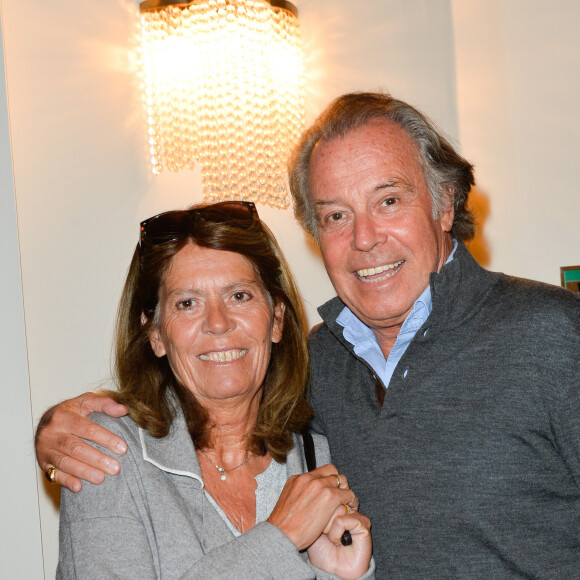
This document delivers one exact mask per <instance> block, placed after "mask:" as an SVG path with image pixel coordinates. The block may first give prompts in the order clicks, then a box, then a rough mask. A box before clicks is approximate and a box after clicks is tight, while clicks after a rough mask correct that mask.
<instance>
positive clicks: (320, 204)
mask: <svg viewBox="0 0 580 580" xmlns="http://www.w3.org/2000/svg"><path fill="white" fill-rule="evenodd" d="M336 203H338V202H337V201H335V200H333V199H321V200H319V201H313V202H312V205H313V207H327V206H329V205H335V204H336Z"/></svg>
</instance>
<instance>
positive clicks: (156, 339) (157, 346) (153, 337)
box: [141, 312, 167, 357]
mask: <svg viewBox="0 0 580 580" xmlns="http://www.w3.org/2000/svg"><path fill="white" fill-rule="evenodd" d="M147 322H148V319H147V317H146V316H145V314H144V313H143V312H142V313H141V324H142V325H143V326H145V325H146V324H147ZM148 335H149V344H150V345H151V349H152V350H153V352H154V353H155V356H158V357H162V356H165V355H166V354H167V351H166V350H165V345H164V344H163V341H162V340H161V334H160V333H159V327H158V326H157V325H156V324H152V325H151V329H150V330H149V332H148Z"/></svg>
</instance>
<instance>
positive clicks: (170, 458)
mask: <svg viewBox="0 0 580 580" xmlns="http://www.w3.org/2000/svg"><path fill="white" fill-rule="evenodd" d="M174 413H175V415H174V419H173V422H172V423H171V428H170V430H169V433H168V434H167V436H165V437H160V438H158V437H153V436H152V435H151V434H150V433H149V432H148V431H145V430H144V429H141V428H140V427H139V439H140V440H141V446H142V450H143V459H144V461H147V462H148V463H151V464H152V465H155V467H158V468H159V469H161V470H163V471H165V472H167V473H173V474H175V475H183V476H185V477H191V478H193V479H196V480H198V481H199V482H200V484H201V486H202V487H203V479H202V477H201V468H200V467H199V462H198V460H197V455H196V453H195V448H194V447H193V442H192V441H191V437H190V436H189V432H188V430H187V425H186V423H185V418H184V416H183V411H182V410H181V408H180V407H179V406H178V405H175V411H174Z"/></svg>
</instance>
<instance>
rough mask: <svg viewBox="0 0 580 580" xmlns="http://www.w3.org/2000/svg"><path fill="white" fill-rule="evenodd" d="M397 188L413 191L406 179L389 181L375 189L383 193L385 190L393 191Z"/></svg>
mask: <svg viewBox="0 0 580 580" xmlns="http://www.w3.org/2000/svg"><path fill="white" fill-rule="evenodd" d="M395 187H400V188H402V189H412V187H411V184H410V183H409V182H407V180H405V179H389V180H387V181H382V182H380V183H379V184H378V185H377V186H376V187H375V191H381V190H383V189H391V188H395Z"/></svg>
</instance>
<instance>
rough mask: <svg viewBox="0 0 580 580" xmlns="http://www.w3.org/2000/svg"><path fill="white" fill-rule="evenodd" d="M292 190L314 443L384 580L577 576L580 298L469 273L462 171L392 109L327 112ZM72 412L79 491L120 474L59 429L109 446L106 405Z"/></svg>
mask: <svg viewBox="0 0 580 580" xmlns="http://www.w3.org/2000/svg"><path fill="white" fill-rule="evenodd" d="M290 184H291V189H292V194H293V196H294V201H295V211H296V215H297V217H298V219H299V220H300V221H301V223H302V224H303V226H304V227H305V228H306V229H307V231H309V232H310V233H311V234H313V235H314V236H315V238H316V239H317V240H318V242H319V245H320V249H321V252H322V256H323V259H324V264H325V267H326V269H327V271H328V274H329V276H330V279H331V281H332V283H333V285H334V288H335V290H336V292H337V294H338V297H337V298H335V299H333V300H331V301H330V302H329V303H327V304H325V305H324V306H322V307H321V309H320V313H321V316H322V318H323V320H324V322H323V324H321V325H319V326H318V327H317V328H315V329H314V330H313V331H312V333H311V337H310V351H311V372H312V379H311V382H312V384H311V402H312V405H313V407H314V409H315V413H316V416H315V422H314V425H313V427H314V428H315V429H317V430H319V431H320V432H322V433H324V434H325V435H326V436H327V437H328V439H329V443H330V450H331V454H332V457H333V461H334V463H335V464H336V466H337V467H338V469H339V470H340V471H342V472H344V473H345V474H346V475H347V477H348V480H349V483H350V485H351V487H352V488H353V489H354V490H356V493H357V496H358V497H359V499H360V504H361V506H362V507H364V511H365V513H367V514H369V515H370V517H371V519H372V521H373V539H374V557H375V560H376V565H377V576H378V577H385V578H405V579H408V578H454V577H456V578H482V579H483V578H485V579H489V578H494V579H496V578H532V577H533V578H579V577H580V444H579V442H580V385H579V382H578V376H579V373H580V364H579V362H578V361H579V358H580V357H579V356H578V355H579V354H580V300H579V299H578V297H576V296H575V295H574V294H573V293H571V292H568V291H565V290H562V289H558V288H555V287H550V286H547V285H543V284H540V283H535V282H531V281H524V280H520V279H516V278H512V277H508V276H505V275H503V274H495V273H490V272H487V271H485V270H483V269H482V268H480V267H479V266H478V265H477V264H476V263H475V261H474V260H473V259H472V258H471V256H470V255H469V252H468V251H467V249H466V247H465V246H464V244H463V242H462V240H464V239H469V238H470V237H471V236H472V235H473V221H472V218H471V215H470V214H469V212H468V210H467V209H466V201H467V195H468V192H469V189H470V187H471V185H472V184H473V174H472V167H471V166H470V164H469V163H468V162H467V161H465V160H464V159H462V158H461V157H460V156H459V155H458V154H457V153H456V152H455V151H454V150H453V148H452V147H451V146H450V145H449V143H448V142H447V141H446V140H445V139H444V138H442V137H441V136H440V135H439V134H438V133H437V131H436V130H435V129H434V127H433V126H432V125H431V124H430V123H429V121H428V120H427V119H425V118H424V117H423V116H422V115H421V114H420V113H419V112H418V111H416V110H415V109H413V108H412V107H410V106H409V105H407V104H406V103H403V102H401V101H397V100H395V99H392V98H391V97H390V96H387V95H383V94H374V93H370V94H369V93H360V94H352V95H345V96H343V97H340V98H339V99H337V100H336V101H335V102H334V103H332V104H331V105H330V107H329V108H328V109H327V110H326V111H325V112H324V113H323V114H322V115H321V116H320V118H319V119H318V120H317V121H316V122H315V123H314V125H313V126H312V127H311V128H310V129H308V130H307V131H306V132H305V134H304V135H303V137H302V140H301V142H300V144H299V146H298V148H297V150H296V153H295V155H294V157H293V159H292V161H291V164H290ZM84 397H85V398H83V399H81V400H80V401H81V402H85V404H87V405H89V406H88V407H87V408H86V409H85V410H84V411H82V410H80V409H79V401H76V402H75V401H72V402H68V403H67V405H68V410H67V408H65V409H62V408H59V409H57V411H56V412H55V420H54V421H51V423H50V425H49V427H47V428H45V429H43V430H42V431H41V432H40V443H39V463H40V465H41V467H42V468H43V469H46V468H47V466H48V465H49V464H51V463H52V464H54V465H55V466H57V467H58V469H57V470H56V472H53V475H55V476H56V480H57V481H58V482H59V483H63V484H66V485H71V486H77V487H78V486H79V485H80V482H79V481H78V480H76V478H72V477H71V476H70V475H66V474H65V473H64V471H72V472H74V473H76V474H77V475H81V476H83V477H85V476H87V477H92V476H97V478H102V477H104V475H103V474H102V473H100V472H95V471H94V467H93V468H91V467H86V466H82V465H81V464H79V463H75V462H77V461H79V460H81V461H83V462H84V461H88V462H89V463H91V462H92V463H93V464H98V462H99V461H101V462H102V461H109V462H110V464H109V467H107V469H108V472H110V471H113V470H114V467H115V464H114V463H112V460H110V459H109V460H103V458H102V457H101V456H98V455H96V452H95V451H94V450H92V449H90V450H88V449H87V448H86V447H84V446H82V445H81V444H80V443H79V440H78V439H76V438H73V437H72V436H71V435H69V434H68V432H74V433H77V434H78V435H80V436H84V437H87V438H89V439H96V440H99V442H100V443H104V444H106V445H107V446H108V447H109V448H111V449H114V447H113V446H114V444H115V443H119V442H118V441H116V440H115V439H114V438H112V437H111V436H110V435H106V434H103V433H101V432H95V433H96V434H95V435H91V434H90V433H87V429H89V427H87V424H88V423H87V420H86V419H84V417H82V415H83V414H87V412H88V411H90V408H92V407H96V408H98V409H99V410H100V408H101V407H102V406H103V405H105V404H106V405H111V403H110V402H106V403H101V402H99V401H98V399H97V400H95V399H92V398H89V399H87V398H86V396H84ZM111 411H112V412H115V413H122V412H123V409H122V408H121V409H120V408H114V409H112V410H111ZM44 423H46V421H44V422H43V424H44ZM59 423H60V424H61V426H59V425H58V424H59ZM93 429H94V428H93ZM89 435H90V436H89ZM53 447H55V448H57V449H58V450H57V451H54V450H52V448H53ZM63 450H66V453H65V455H66V454H67V453H68V454H72V456H73V457H74V459H73V458H71V457H64V458H63ZM101 465H102V463H101ZM111 466H112V467H111Z"/></svg>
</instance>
